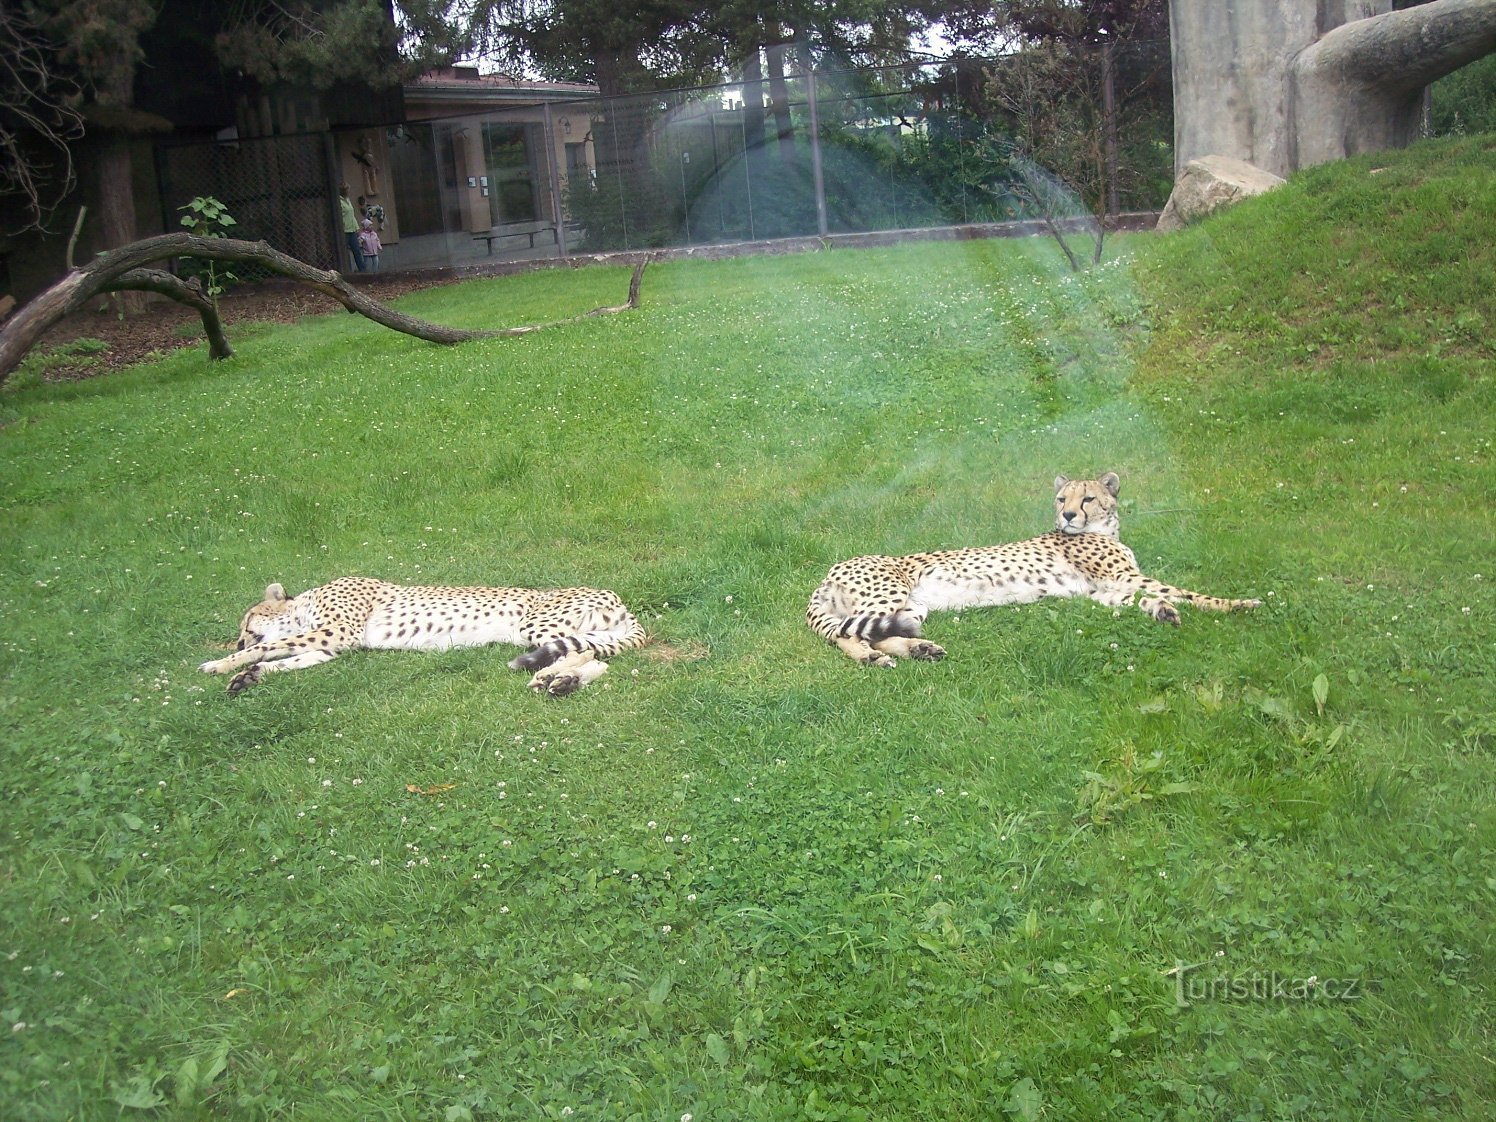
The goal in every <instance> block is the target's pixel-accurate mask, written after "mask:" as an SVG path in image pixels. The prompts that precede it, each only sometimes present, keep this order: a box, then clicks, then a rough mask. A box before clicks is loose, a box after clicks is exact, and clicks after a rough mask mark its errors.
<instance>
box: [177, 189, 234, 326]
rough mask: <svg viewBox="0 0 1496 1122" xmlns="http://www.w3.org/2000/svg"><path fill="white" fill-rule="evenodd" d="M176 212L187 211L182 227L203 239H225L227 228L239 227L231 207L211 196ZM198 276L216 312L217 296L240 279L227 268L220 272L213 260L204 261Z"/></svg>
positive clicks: (206, 196)
mask: <svg viewBox="0 0 1496 1122" xmlns="http://www.w3.org/2000/svg"><path fill="white" fill-rule="evenodd" d="M177 209H178V210H185V211H187V213H186V214H184V215H182V225H183V226H185V227H186V228H187V230H188V232H190V233H193V234H196V235H197V236H198V237H200V238H226V237H228V228H229V227H230V226H237V225H238V223H237V222H236V221H234V216H233V215H232V214H230V213H229V208H228V207H226V206H224V205H223V203H221V202H219V201H218V200H217V199H215V198H214V197H213V196H212V195H199V196H198V197H197V198H195V199H193V200H192V201H191V202H190V203H188V204H187V205H186V206H180V207H177ZM196 275H197V276H198V277H200V278H201V279H202V281H203V291H204V292H205V293H206V294H207V296H208V299H209V300H210V301H212V303H213V310H214V311H215V312H217V311H218V297H219V296H221V295H222V294H223V293H224V292H225V291H226V289H227V287H228V285H229V284H230V283H231V282H233V281H236V280H238V279H239V278H238V277H236V276H235V275H234V274H233V273H231V272H229V271H228V270H227V269H220V268H219V266H218V264H217V263H216V262H214V261H212V260H208V261H205V262H204V263H203V266H202V267H201V268H200V269H198V270H196Z"/></svg>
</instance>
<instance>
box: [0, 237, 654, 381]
mask: <svg viewBox="0 0 1496 1122" xmlns="http://www.w3.org/2000/svg"><path fill="white" fill-rule="evenodd" d="M169 257H199V258H208V259H210V260H214V261H253V262H255V263H256V264H258V265H261V266H263V267H264V268H266V269H269V270H270V271H271V272H274V273H278V274H280V275H281V276H283V277H289V278H290V279H292V280H295V281H300V282H301V283H303V284H307V285H310V286H311V287H312V288H315V289H316V290H317V291H318V292H322V293H325V294H326V295H328V296H330V297H331V298H332V299H334V300H336V301H337V302H338V303H340V304H342V305H343V307H345V308H347V309H348V310H349V311H350V312H357V313H359V314H360V315H362V316H365V317H367V318H368V319H371V320H373V321H374V322H375V323H377V324H380V325H381V326H383V327H388V328H390V329H391V330H394V331H400V332H404V333H405V334H407V335H414V336H415V337H416V338H418V339H425V340H426V341H427V342H429V343H443V344H452V343H466V342H469V341H471V340H474V339H498V338H506V337H509V336H514V335H528V334H529V333H531V332H533V331H539V330H542V329H543V328H546V327H556V326H559V325H560V324H563V323H575V322H577V321H578V320H583V319H586V318H588V317H590V316H601V315H613V314H615V313H617V312H623V311H627V310H628V309H630V308H637V307H638V306H639V286H640V282H641V281H642V279H643V275H644V268H645V266H646V265H647V264H648V260H645V261H641V262H639V264H637V265H636V266H634V273H633V276H632V277H631V278H630V280H629V294H628V300H627V301H626V302H625V303H623V304H615V305H611V306H609V307H605V308H594V309H593V310H592V311H590V312H584V313H583V314H582V315H579V316H572V317H571V318H570V319H565V320H557V321H555V322H553V323H546V324H526V325H524V326H521V327H503V328H498V329H495V330H490V331H469V330H465V329H463V328H459V327H445V326H443V325H442V324H439V323H431V322H430V321H428V320H423V319H417V318H416V317H415V316H408V315H406V314H405V313H404V312H397V311H396V310H395V309H394V308H391V307H388V306H387V305H385V304H381V303H380V302H379V301H378V300H375V299H373V298H372V297H370V296H366V295H365V294H364V293H362V292H360V291H359V290H358V289H357V288H355V287H353V286H352V285H350V284H349V283H348V282H347V281H345V280H344V279H343V277H342V276H341V275H340V274H339V273H337V272H336V271H332V270H323V269H318V268H315V267H314V266H311V265H308V264H307V263H306V262H305V261H299V260H297V259H296V258H294V257H292V256H290V255H289V254H286V253H282V252H281V251H280V250H278V249H273V248H272V247H270V246H269V245H266V244H265V243H264V242H245V241H238V240H236V239H234V238H202V237H198V236H197V235H196V234H187V233H179V234H162V235H160V236H159V237H155V238H146V239H144V240H142V241H138V242H133V243H131V244H130V245H126V246H121V247H120V248H119V249H116V250H112V251H110V252H108V253H104V254H101V255H100V256H98V257H96V258H94V260H92V261H90V262H89V263H88V264H87V265H85V266H84V267H83V268H81V269H74V270H73V271H72V272H70V273H68V275H67V276H65V277H63V278H62V280H60V281H58V282H57V283H56V284H54V285H53V286H52V287H51V288H49V289H47V290H46V291H45V292H43V293H42V294H41V295H39V296H37V297H36V298H35V299H34V300H32V301H31V302H30V303H28V304H27V305H26V306H25V307H23V308H21V309H20V310H19V311H18V312H16V313H15V314H14V315H13V316H11V317H10V319H8V320H6V321H5V324H4V326H3V327H0V384H3V383H4V382H5V379H6V378H8V377H10V375H11V372H12V371H14V370H15V368H16V367H17V366H19V365H20V363H21V360H22V359H23V358H25V357H26V354H27V352H29V351H30V350H31V348H32V347H33V346H35V345H36V342H37V340H38V339H40V338H41V337H42V335H43V334H44V333H45V332H46V330H47V328H49V327H51V326H52V325H53V324H54V323H56V322H57V321H58V320H60V319H62V318H63V317H64V316H67V315H69V314H71V313H72V312H76V311H77V310H78V309H80V308H82V307H83V306H84V305H85V304H86V303H87V302H88V301H89V299H91V298H92V297H94V296H97V295H98V294H99V293H101V292H117V291H121V290H132V291H138V290H142V289H144V290H149V291H152V292H162V293H165V294H166V295H168V296H170V297H172V299H174V300H180V301H182V302H183V303H186V304H188V305H190V306H192V307H194V308H196V309H197V310H198V312H199V313H200V314H201V315H202V317H203V330H204V332H205V333H206V334H207V336H208V342H209V347H210V355H211V357H213V358H227V357H228V356H229V355H230V354H232V353H233V351H232V349H231V348H230V347H229V344H228V339H227V338H226V337H225V336H224V334H223V329H222V326H221V325H220V324H219V321H218V310H217V308H216V307H214V306H213V305H212V302H211V301H209V300H208V299H207V298H206V297H204V296H203V295H202V293H201V292H200V291H199V290H197V289H194V288H193V287H192V286H191V285H188V284H187V283H185V282H183V281H181V280H179V279H178V278H176V277H174V276H172V275H171V274H169V273H163V272H159V271H157V270H154V269H146V268H144V267H143V266H145V265H147V264H149V263H150V262H152V261H161V260H164V259H166V258H169Z"/></svg>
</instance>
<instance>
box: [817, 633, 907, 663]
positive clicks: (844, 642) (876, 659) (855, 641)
mask: <svg viewBox="0 0 1496 1122" xmlns="http://www.w3.org/2000/svg"><path fill="white" fill-rule="evenodd" d="M831 641H832V642H833V643H835V644H836V645H837V646H838V647H840V648H841V651H842V654H844V655H846V656H847V657H848V658H850V659H852V660H854V661H856V662H860V663H862V664H863V665H864V666H881V667H883V668H884V669H885V670H891V669H893V668H894V667H895V666H897V665H898V664H897V663H896V662H894V660H893V659H891V658H890V657H889V656H888V655H886V654H884V653H883V652H882V651H878V650H874V649H873V647H872V646H871V645H870V644H869V643H868V641H867V640H866V639H859V638H858V637H857V636H856V635H842V636H839V637H837V638H835V639H833V640H831Z"/></svg>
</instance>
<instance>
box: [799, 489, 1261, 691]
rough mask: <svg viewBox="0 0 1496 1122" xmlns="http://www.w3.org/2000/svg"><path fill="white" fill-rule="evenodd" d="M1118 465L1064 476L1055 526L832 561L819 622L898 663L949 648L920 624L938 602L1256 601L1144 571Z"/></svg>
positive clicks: (1154, 607) (882, 661) (836, 638)
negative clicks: (1124, 535) (1124, 523)
mask: <svg viewBox="0 0 1496 1122" xmlns="http://www.w3.org/2000/svg"><path fill="white" fill-rule="evenodd" d="M1121 486H1122V483H1121V480H1120V479H1118V477H1117V474H1116V473H1115V472H1107V473H1106V474H1105V475H1103V476H1102V477H1101V478H1100V479H1093V480H1071V479H1069V478H1067V477H1066V476H1063V475H1061V476H1057V477H1056V478H1055V481H1054V489H1055V496H1054V501H1055V528H1054V529H1053V530H1052V531H1050V532H1049V533H1047V534H1041V535H1040V536H1039V537H1037V538H1029V539H1028V540H1027V541H1021V542H1011V543H1009V544H1007V545H994V546H987V547H985V548H972V549H945V550H939V551H937V552H934V553H912V554H910V555H909V556H907V557H878V556H874V557H854V558H852V559H851V560H850V561H842V562H840V563H839V564H836V565H834V566H832V568H831V571H830V572H829V573H827V574H826V579H825V580H824V581H822V582H821V587H819V588H817V589H816V590H815V592H814V594H812V596H811V598H810V607H809V608H808V609H807V610H806V613H805V618H806V621H807V622H808V623H809V624H810V626H811V628H812V630H814V631H816V632H818V633H819V634H821V635H823V636H825V637H826V639H828V640H829V641H831V642H832V643H835V644H836V645H837V646H838V647H840V648H841V649H842V650H843V651H844V652H845V653H846V654H847V655H848V656H849V657H851V658H855V659H857V660H858V661H859V662H865V663H867V664H869V665H871V666H893V665H894V658H893V656H896V655H901V656H903V657H905V658H916V659H924V660H926V661H931V662H933V661H935V660H938V659H942V658H944V657H945V651H944V650H943V649H942V648H941V647H939V646H936V645H935V644H934V643H931V642H929V641H927V640H925V639H921V638H920V637H919V635H920V628H921V626H922V625H923V624H924V621H925V616H927V615H929V613H930V612H932V611H949V610H953V609H958V608H985V607H992V606H995V605H998V604H1027V603H1030V602H1032V601H1034V600H1039V599H1042V598H1043V597H1045V596H1089V597H1090V598H1091V599H1092V600H1096V601H1098V602H1100V603H1102V604H1106V605H1108V606H1111V607H1121V606H1122V605H1124V604H1130V603H1132V601H1133V597H1134V596H1138V594H1140V593H1141V596H1139V598H1138V601H1137V606H1138V607H1139V608H1140V609H1141V610H1142V611H1144V612H1147V613H1148V614H1149V615H1150V616H1152V617H1153V618H1154V619H1157V620H1162V621H1163V622H1164V623H1172V624H1174V625H1175V626H1178V624H1179V612H1178V611H1176V610H1175V608H1174V607H1173V603H1176V602H1178V601H1181V600H1183V601H1188V602H1189V603H1191V604H1193V605H1194V606H1195V607H1197V608H1204V609H1206V610H1207V611H1213V612H1234V611H1241V610H1244V609H1247V608H1255V607H1257V606H1258V605H1259V604H1260V603H1261V601H1259V600H1220V599H1217V598H1216V597H1214V596H1204V595H1201V594H1200V593H1198V592H1190V591H1188V590H1186V589H1183V588H1175V587H1173V586H1172V585H1167V584H1163V583H1162V582H1160V581H1156V580H1153V579H1151V578H1149V577H1145V576H1144V575H1143V574H1142V572H1141V571H1139V569H1138V565H1137V560H1136V558H1134V557H1133V554H1132V550H1130V549H1128V548H1127V547H1126V546H1125V545H1123V544H1122V543H1121V542H1120V541H1118V540H1117V535H1118V533H1119V531H1120V523H1119V521H1118V517H1117V493H1118V491H1120V490H1121Z"/></svg>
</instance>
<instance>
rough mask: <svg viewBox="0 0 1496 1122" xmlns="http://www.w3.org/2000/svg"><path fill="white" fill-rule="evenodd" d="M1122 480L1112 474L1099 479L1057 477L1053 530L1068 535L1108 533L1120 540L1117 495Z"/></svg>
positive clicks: (1055, 479) (1109, 473)
mask: <svg viewBox="0 0 1496 1122" xmlns="http://www.w3.org/2000/svg"><path fill="white" fill-rule="evenodd" d="M1121 489H1122V480H1120V479H1118V478H1117V473H1116V472H1114V471H1109V472H1107V473H1106V474H1105V475H1103V476H1102V477H1101V478H1100V479H1071V478H1070V477H1069V476H1067V475H1057V476H1055V478H1054V528H1055V529H1056V530H1059V531H1060V532H1061V533H1065V534H1087V533H1089V534H1105V535H1106V536H1107V537H1109V538H1115V537H1119V536H1120V535H1121V532H1122V526H1121V523H1120V522H1119V521H1118V518H1117V492H1118V491H1120V490H1121Z"/></svg>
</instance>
